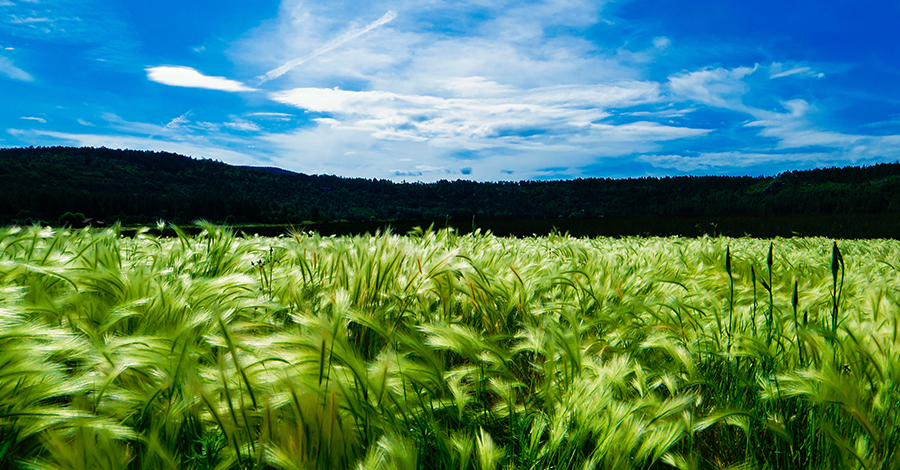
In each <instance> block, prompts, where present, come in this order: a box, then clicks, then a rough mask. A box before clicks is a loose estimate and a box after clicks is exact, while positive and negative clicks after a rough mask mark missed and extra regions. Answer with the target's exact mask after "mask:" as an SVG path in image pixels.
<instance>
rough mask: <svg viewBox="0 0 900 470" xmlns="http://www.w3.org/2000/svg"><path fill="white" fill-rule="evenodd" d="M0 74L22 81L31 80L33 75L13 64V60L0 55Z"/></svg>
mask: <svg viewBox="0 0 900 470" xmlns="http://www.w3.org/2000/svg"><path fill="white" fill-rule="evenodd" d="M0 75H6V76H7V77H9V78H11V79H13V80H21V81H23V82H33V81H34V77H32V76H31V75H29V74H28V72H26V71H24V70H22V69H20V68H18V67H16V66H15V65H13V62H12V61H11V60H9V58H7V57H3V56H0Z"/></svg>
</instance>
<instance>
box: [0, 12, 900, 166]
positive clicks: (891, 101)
mask: <svg viewBox="0 0 900 470" xmlns="http://www.w3.org/2000/svg"><path fill="white" fill-rule="evenodd" d="M897 24H900V3H898V2H889V1H869V2H866V1H861V2H837V1H824V2H823V1H814V2H813V1H794V2H783V1H779V2H775V1H769V0H762V1H754V2H749V1H746V2H722V1H711V0H709V1H707V0H702V1H691V2H674V1H671V0H631V1H607V2H601V1H579V0H559V1H555V0H548V1H534V2H532V1H492V0H471V1H455V2H451V1H445V2H441V1H429V0H416V1H410V0H393V1H372V2H357V1H329V2H324V1H318V2H301V1H296V0H284V1H281V2H278V1H267V0H259V1H255V2H238V1H230V0H217V1H215V2H213V1H207V0H199V1H190V2H181V1H171V0H161V1H154V2H132V1H129V2H112V1H99V0H80V1H79V0H53V1H49V0H47V1H45V0H0V96H2V101H0V147H15V146H29V145H34V146H49V145H70V146H95V147H99V146H105V147H110V148H131V149H150V150H164V151H171V152H177V153H181V154H185V155H190V156H193V157H197V158H211V159H215V160H221V161H224V162H227V163H231V164H238V165H257V166H278V167H282V168H286V169H290V170H294V171H298V172H303V173H309V174H335V175H341V176H351V177H366V178H379V179H391V180H395V181H401V180H405V181H435V180H440V179H451V180H452V179H457V178H465V179H473V180H481V181H496V180H523V179H561V178H578V177H617V178H618V177H641V176H663V175H672V176H675V175H684V174H692V175H753V176H756V175H769V174H777V173H780V172H783V171H788V170H794V169H807V168H814V167H830V166H846V165H870V164H875V163H880V162H892V161H897V160H898V159H900V40H898V35H897V33H896V25H897Z"/></svg>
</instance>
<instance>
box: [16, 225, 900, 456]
mask: <svg viewBox="0 0 900 470" xmlns="http://www.w3.org/2000/svg"><path fill="white" fill-rule="evenodd" d="M201 227H202V229H203V231H202V232H201V234H200V235H198V236H195V237H189V236H186V235H185V234H184V233H183V232H181V231H180V230H177V228H176V232H177V234H178V236H177V237H175V238H170V239H160V238H156V237H155V236H153V235H152V234H151V233H150V232H149V231H142V232H140V233H139V234H138V235H137V236H136V237H134V238H123V237H121V236H120V234H119V233H118V231H117V229H116V228H112V229H108V230H105V231H91V230H87V229H85V230H78V231H71V230H51V229H46V228H40V227H28V228H19V227H8V228H3V229H0V250H2V251H0V252H2V254H0V467H2V468H33V469H80V468H85V469H87V468H109V469H118V468H129V469H157V468H159V469H162V468H166V469H170V468H171V469H181V468H184V469H251V468H252V469H270V468H271V469H312V468H323V469H324V468H358V469H369V468H371V469H375V468H409V469H412V468H438V469H500V468H533V469H543V468H560V469H567V468H579V469H581V468H598V469H607V468H612V469H630V468H670V467H675V468H684V469H693V468H736V467H740V468H760V469H765V468H772V469H775V468H816V469H818V468H837V467H840V468H860V469H881V468H900V453H898V451H897V450H896V449H898V448H900V386H898V384H900V363H898V361H897V357H900V342H898V335H897V332H898V318H900V289H898V285H897V284H896V282H895V279H897V276H898V272H897V268H896V267H895V266H898V265H897V259H898V257H900V243H897V242H894V241H885V240H879V241H852V242H851V241H839V242H837V243H834V242H833V241H830V240H825V239H818V238H807V239H776V240H754V239H749V238H742V239H725V238H702V239H683V238H665V239H663V238H625V239H576V238H571V237H568V236H566V235H561V234H553V235H551V236H548V237H533V238H526V239H504V238H498V237H494V236H492V235H490V234H485V233H481V232H480V231H478V230H476V231H475V232H473V233H472V234H469V235H466V236H458V235H457V234H455V233H454V232H453V231H450V230H440V231H434V230H431V229H428V230H419V231H417V232H415V233H412V234H410V235H408V236H398V235H394V234H389V233H388V234H380V233H379V234H375V235H371V236H360V237H341V238H323V237H321V236H319V235H317V234H308V233H302V232H297V233H293V234H292V235H290V236H286V237H281V238H261V237H256V236H249V235H246V234H244V235H243V236H236V234H235V233H233V232H232V231H230V229H227V228H222V227H217V226H214V225H210V224H205V223H202V224H201ZM763 291H764V294H763V295H757V294H758V293H763ZM765 294H768V295H765Z"/></svg>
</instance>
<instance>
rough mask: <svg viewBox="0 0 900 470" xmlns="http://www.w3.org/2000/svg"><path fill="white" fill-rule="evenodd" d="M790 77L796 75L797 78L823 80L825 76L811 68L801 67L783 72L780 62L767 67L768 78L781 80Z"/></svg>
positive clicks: (782, 65)
mask: <svg viewBox="0 0 900 470" xmlns="http://www.w3.org/2000/svg"><path fill="white" fill-rule="evenodd" d="M791 75H797V76H799V77H806V78H810V77H811V78H824V77H825V74H824V73H821V72H816V71H815V70H813V69H812V68H811V67H808V66H802V67H794V68H791V69H788V70H784V64H782V63H780V62H775V63H773V64H772V65H770V66H769V78H783V77H789V76H791Z"/></svg>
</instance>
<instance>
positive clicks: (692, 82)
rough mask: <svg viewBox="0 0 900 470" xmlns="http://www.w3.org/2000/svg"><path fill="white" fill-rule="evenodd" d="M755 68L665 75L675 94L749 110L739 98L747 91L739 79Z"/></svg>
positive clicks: (730, 107) (747, 88)
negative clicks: (667, 76)
mask: <svg viewBox="0 0 900 470" xmlns="http://www.w3.org/2000/svg"><path fill="white" fill-rule="evenodd" d="M757 68H758V67H757V66H754V67H737V68H734V69H730V70H729V69H724V68H715V69H704V70H699V71H696V72H689V73H680V74H675V75H672V76H670V77H669V88H670V89H671V90H672V92H673V93H674V94H675V95H677V96H681V97H684V98H687V99H688V100H691V101H696V102H699V103H703V104H705V105H708V106H715V107H719V108H725V109H732V110H737V111H749V109H750V108H748V107H747V106H745V105H744V104H743V102H742V101H741V97H742V96H743V95H744V94H745V93H747V92H748V91H749V90H750V87H749V86H748V85H747V84H746V83H745V82H744V81H743V78H744V77H746V76H747V75H750V74H752V73H753V72H755V71H756V69H757Z"/></svg>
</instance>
